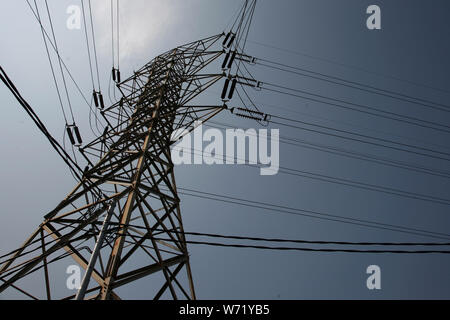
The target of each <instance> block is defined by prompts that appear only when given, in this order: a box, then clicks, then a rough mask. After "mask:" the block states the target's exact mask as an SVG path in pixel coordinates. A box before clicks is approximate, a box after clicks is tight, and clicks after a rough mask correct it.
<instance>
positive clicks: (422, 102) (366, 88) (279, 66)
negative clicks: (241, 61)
mask: <svg viewBox="0 0 450 320" xmlns="http://www.w3.org/2000/svg"><path fill="white" fill-rule="evenodd" d="M259 60H260V61H263V62H267V63H269V64H265V63H261V62H258V61H259ZM255 63H256V64H257V65H261V66H264V67H267V68H272V69H275V70H279V71H284V72H288V73H292V74H296V75H300V76H304V77H310V78H313V79H317V80H321V81H325V82H329V83H333V84H337V85H341V86H344V87H348V88H353V89H357V90H361V91H363V92H368V93H372V94H377V95H381V96H384V97H388V98H392V99H397V100H400V101H404V102H408V103H413V104H416V105H419V106H424V107H428V108H432V109H435V110H439V111H444V112H450V109H449V108H450V106H448V105H445V104H442V103H438V102H434V101H429V100H426V99H422V98H417V97H413V96H410V95H406V94H403V93H399V92H395V91H392V90H387V89H381V88H377V87H374V86H371V85H368V84H364V83H360V82H356V81H351V80H347V79H343V78H340V77H336V76H331V75H328V74H324V73H320V72H316V71H312V70H308V69H305V68H299V67H294V66H290V65H287V64H284V63H279V62H275V61H271V60H267V59H263V58H257V60H256V62H255ZM270 64H274V65H275V66H273V65H270ZM284 68H289V69H293V70H296V71H292V70H287V69H284ZM298 71H301V72H298ZM303 72H307V73H309V74H307V73H303ZM318 76H319V77H318ZM330 79H331V80H330ZM336 80H337V81H336Z"/></svg>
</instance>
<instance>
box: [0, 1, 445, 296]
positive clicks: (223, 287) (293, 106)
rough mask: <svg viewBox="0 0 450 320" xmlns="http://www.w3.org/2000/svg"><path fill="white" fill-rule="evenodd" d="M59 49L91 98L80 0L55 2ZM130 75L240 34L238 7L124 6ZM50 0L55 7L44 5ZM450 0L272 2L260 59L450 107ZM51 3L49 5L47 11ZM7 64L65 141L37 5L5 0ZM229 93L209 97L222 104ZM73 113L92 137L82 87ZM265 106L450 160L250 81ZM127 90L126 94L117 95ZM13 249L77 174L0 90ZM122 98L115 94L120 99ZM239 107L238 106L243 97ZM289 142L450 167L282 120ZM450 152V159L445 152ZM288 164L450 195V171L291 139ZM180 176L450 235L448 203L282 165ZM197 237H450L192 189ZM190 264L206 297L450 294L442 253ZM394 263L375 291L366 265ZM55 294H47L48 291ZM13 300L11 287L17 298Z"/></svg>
mask: <svg viewBox="0 0 450 320" xmlns="http://www.w3.org/2000/svg"><path fill="white" fill-rule="evenodd" d="M48 3H49V7H50V10H51V13H52V18H53V19H54V20H53V23H54V26H55V31H56V36H57V39H58V46H59V49H60V53H61V56H62V58H63V60H64V61H65V63H66V64H67V66H68V68H69V69H70V70H71V72H72V74H73V76H74V78H75V79H76V80H77V82H78V83H79V84H80V87H81V90H82V92H83V93H84V94H85V95H86V97H90V93H91V90H92V87H91V79H90V73H89V67H88V64H87V61H88V60H87V52H86V44H85V40H84V29H83V28H81V29H80V30H69V29H68V28H67V27H66V21H67V18H68V17H69V14H67V12H66V10H67V8H68V7H69V6H70V5H79V4H80V3H79V1H77V0H68V1H66V0H64V1H56V0H49V1H48ZM120 4H121V11H120V14H121V15H120V21H121V23H120V37H121V38H120V66H121V67H120V68H121V73H122V75H123V76H128V75H131V74H132V72H133V71H134V70H137V69H138V68H139V67H141V66H143V65H144V64H145V63H147V62H148V61H150V60H151V59H153V58H154V57H155V56H157V55H158V54H160V53H163V52H165V51H167V50H169V49H171V48H174V47H176V46H179V45H182V44H184V43H188V42H191V41H194V40H197V39H201V38H205V37H207V36H212V35H215V34H219V33H222V32H223V31H225V32H227V31H228V30H227V27H229V24H230V21H231V20H232V17H233V15H234V14H235V12H236V11H237V10H238V9H239V7H240V5H241V4H242V1H240V0H232V1H231V0H228V1H219V0H208V1H207V0H186V1H181V0H167V1H153V0H145V1H144V0H120ZM372 4H377V5H378V6H379V7H380V9H381V30H368V29H367V27H366V19H367V17H368V15H367V14H366V9H367V7H368V6H369V5H372ZM40 5H42V2H40ZM92 5H93V8H92V9H93V14H94V18H95V20H94V24H95V31H96V44H97V51H98V61H99V69H100V71H99V72H100V78H101V79H100V80H101V87H102V88H103V89H102V90H103V92H105V96H106V95H107V94H106V92H107V91H108V87H109V84H110V70H111V63H112V55H111V28H110V20H109V19H110V16H109V10H110V2H109V1H105V0H95V1H93V3H92ZM448 9H449V4H448V1H444V0H442V1H439V0H436V1H433V2H432V4H431V3H430V2H427V1H418V0H408V1H406V0H399V1H395V2H394V1H381V0H378V1H366V0H340V1H333V0H314V1H313V0H279V1H274V0H258V2H257V6H256V11H255V15H254V19H253V22H252V26H251V29H250V32H249V36H248V41H247V44H246V49H245V51H246V53H247V54H249V55H251V56H255V57H258V58H263V59H267V60H271V61H277V62H279V63H283V64H286V65H291V66H297V67H300V68H305V69H308V70H314V71H315V72H320V73H324V74H329V75H333V76H335V77H339V78H344V79H347V80H349V81H355V82H358V83H364V84H367V85H371V86H374V87H377V88H383V89H386V90H390V91H393V92H398V93H402V94H404V95H410V96H414V97H418V98H421V99H424V100H431V101H434V102H437V103H440V104H443V105H447V106H448V105H449V104H450V103H449V102H448V101H449V98H450V86H449V83H450V82H449V80H450V79H449V74H448V70H450V62H449V61H448V56H449V54H450V46H449V45H448V42H447V41H445V39H446V36H447V35H448V34H449V33H450V24H449V23H448V18H447V16H446V15H447V12H448ZM42 12H43V11H42ZM0 21H1V23H2V28H0V37H1V39H2V43H1V50H0V64H1V66H2V67H3V68H4V69H5V70H6V72H7V73H8V74H9V76H10V77H11V79H12V80H13V81H14V82H15V84H16V86H17V88H18V89H19V90H20V91H21V92H22V94H23V96H24V97H25V99H26V100H27V101H28V102H29V103H30V104H31V105H32V106H33V108H34V109H35V111H36V112H37V113H38V114H39V116H40V117H41V119H42V120H43V122H44V123H45V124H46V126H47V127H48V129H49V131H50V132H52V134H53V135H54V136H55V137H56V138H57V139H59V141H62V138H63V130H64V119H63V115H62V112H61V110H60V109H59V107H58V98H57V95H56V91H55V88H54V85H53V82H52V78H51V72H50V68H49V64H48V61H47V56H46V53H45V47H44V45H43V42H42V37H41V34H40V29H39V27H38V24H37V22H36V20H35V19H34V17H33V15H32V13H31V11H30V9H29V7H28V5H27V3H26V1H12V0H8V1H2V2H1V3H0ZM248 68H249V70H250V71H251V72H252V74H253V75H254V76H255V78H256V79H258V80H259V79H260V80H261V81H263V82H266V83H276V84H280V85H283V86H287V87H291V88H296V89H300V90H306V91H309V92H314V93H316V94H321V95H325V96H329V97H333V98H336V99H341V100H346V101H352V102H354V103H357V104H364V105H369V106H377V107H379V108H381V109H383V110H386V111H388V112H395V113H400V114H403V115H408V116H410V117H415V118H419V119H423V120H426V121H430V122H438V123H441V124H444V125H445V124H448V123H449V120H450V116H449V113H448V112H447V111H440V110H436V109H430V108H424V107H423V106H418V105H415V104H411V103H406V102H404V101H399V100H397V99H390V98H387V97H380V96H378V95H373V94H368V93H366V92H362V91H360V90H354V89H351V88H348V87H343V86H338V85H334V84H331V83H325V82H323V81H319V80H315V79H311V78H309V77H301V76H298V75H294V74H287V73H284V72H280V71H277V70H273V69H268V68H265V67H263V66H249V67H248ZM220 89H221V88H220V87H218V88H213V89H212V90H210V91H209V92H206V93H205V97H204V99H205V101H206V99H208V101H211V100H212V101H217V103H218V104H220V97H219V96H220V92H219V91H220ZM70 93H71V98H72V101H73V106H74V108H73V109H74V117H75V119H76V121H77V124H78V125H79V126H80V129H81V132H82V134H83V137H84V139H85V141H89V140H90V139H92V138H93V136H92V134H90V131H89V129H88V128H89V125H88V124H89V120H88V117H89V110H88V108H87V106H86V105H85V104H84V102H83V100H82V98H81V96H80V95H79V94H78V93H77V92H76V90H75V88H73V86H72V87H70ZM249 93H250V94H251V96H252V98H253V99H254V101H255V102H256V104H257V105H258V106H259V107H260V109H261V110H263V111H264V112H268V113H271V114H276V115H280V116H283V117H288V118H291V119H297V120H301V121H307V122H309V123H314V124H319V125H323V126H331V127H334V128H338V129H340V130H351V131H354V132H358V133H359V134H365V135H370V136H375V137H378V138H381V139H388V140H395V141H399V142H402V143H407V144H411V145H416V146H420V147H421V148H427V149H435V150H439V151H440V152H442V153H450V143H449V141H450V140H449V139H448V133H443V132H441V131H435V130H430V129H425V128H422V127H418V126H414V125H410V124H405V123H401V122H398V121H392V120H387V119H382V118H379V117H373V116H370V115H368V114H364V113H360V112H354V111H351V110H347V109H346V110H344V109H342V108H336V107H335V106H330V105H326V104H323V103H317V102H314V101H310V100H305V99H299V98H294V97H288V96H285V95H280V94H275V93H273V92H268V91H264V90H262V91H255V90H249ZM112 95H113V93H112ZM0 101H1V102H2V103H1V105H2V110H3V113H2V117H0V137H1V139H0V150H2V152H1V160H0V161H1V162H0V164H1V165H0V188H1V191H2V192H1V193H0V203H1V204H2V208H3V210H2V212H1V216H0V219H1V220H0V254H4V253H6V252H8V251H9V250H12V249H14V248H16V247H18V246H19V245H20V244H21V243H22V242H23V241H24V240H25V239H26V237H28V235H29V234H30V233H31V232H32V231H33V230H34V229H35V227H36V226H37V225H38V224H39V223H40V222H41V221H42V217H43V215H44V214H45V213H47V212H48V211H49V210H51V209H52V208H53V207H55V205H56V204H57V203H59V201H60V200H61V199H62V198H63V197H64V196H65V195H66V194H67V193H68V192H69V191H70V190H71V189H72V187H73V186H74V183H75V182H74V179H73V178H72V176H71V175H70V173H69V171H68V170H67V168H66V167H65V164H64V163H63V162H62V161H61V160H60V158H59V157H58V156H57V154H56V153H55V152H54V151H53V150H52V149H51V147H50V146H49V144H48V142H47V141H46V140H45V138H44V137H43V136H42V135H41V134H40V132H38V130H37V129H36V128H35V127H34V125H33V123H32V122H31V120H30V119H29V118H28V117H27V115H26V114H25V112H24V111H23V110H22V109H21V108H20V107H19V105H18V104H17V102H16V101H15V100H14V98H13V97H12V95H11V94H10V92H9V91H8V90H7V89H6V88H5V87H4V86H0ZM108 101H109V98H108ZM233 103H235V104H236V105H238V104H239V101H236V99H235V100H233ZM215 120H217V121H221V122H225V123H228V124H231V125H232V126H234V127H236V128H256V129H259V128H261V127H260V126H259V125H258V124H257V123H256V122H252V121H248V120H243V119H240V118H236V117H233V116H232V115H231V114H230V113H223V114H221V115H219V116H218V118H217V119H215ZM269 128H273V129H279V130H280V135H282V136H286V137H292V138H295V139H302V140H305V141H309V142H312V143H320V144H324V145H331V146H334V147H337V148H345V149H347V150H352V151H354V152H361V153H369V154H372V155H376V156H379V157H384V158H389V159H395V160H396V161H405V162H409V163H415V164H417V165H420V166H426V167H431V168H434V169H436V170H442V171H448V168H449V166H448V161H446V160H439V159H432V158H429V157H423V156H419V155H417V154H412V153H405V152H399V151H397V150H393V149H387V148H380V147H376V146H373V145H367V144H361V143H357V142H355V141H348V140H342V139H339V138H336V137H330V136H324V135H320V134H315V133H312V132H307V131H301V130H296V129H294V128H288V127H285V126H279V125H277V124H274V123H272V124H270V126H269ZM447 158H448V157H447ZM280 165H281V166H283V167H288V168H295V169H297V170H302V171H308V172H313V173H316V174H322V175H329V176H333V177H338V178H342V179H349V180H355V181H360V182H363V183H367V184H373V185H381V186H385V187H389V188H394V189H400V190H404V191H408V192H412V193H420V194H426V195H429V196H434V197H439V198H443V199H450V192H449V191H448V190H449V187H450V182H449V180H448V178H442V177H436V176H431V175H427V174H423V173H417V172H411V171H408V170H404V169H399V168H393V167H389V166H385V165H380V164H375V163H371V162H367V161H361V160H355V159H350V158H346V157H342V156H337V155H333V154H329V153H324V152H321V151H317V150H311V149H307V148H298V147H294V146H292V145H287V144H281V145H280ZM175 173H176V178H177V185H178V186H181V187H185V188H191V189H196V190H203V191H209V192H213V193H216V194H223V195H227V196H234V197H239V198H245V199H248V200H252V201H264V202H268V203H273V204H279V205H282V206H289V207H295V208H301V209H305V210H313V211H317V212H323V213H329V214H335V215H340V216H344V217H347V218H353V219H366V220H371V221H377V222H380V223H385V224H395V225H402V226H405V227H409V228H416V229H426V230H429V231H433V232H439V233H448V229H449V226H450V217H449V216H448V212H449V210H448V205H446V204H437V203H431V202H427V201H423V200H418V199H411V198H405V197H399V196H394V195H389V194H386V193H380V192H374V191H368V190H362V189H358V188H353V187H348V186H343V185H339V184H333V183H327V182H324V181H318V180H312V179H309V178H305V177H299V176H292V175H286V174H283V173H278V174H277V175H273V176H260V175H259V169H254V168H250V167H247V166H240V165H235V166H232V165H227V166H221V165H213V166H208V165H181V166H177V167H176V169H175ZM181 199H182V201H181V211H182V215H183V221H184V228H185V230H186V231H194V232H195V231H197V232H207V233H221V234H232V235H245V236H255V237H268V238H286V239H310V240H330V241H332V240H336V241H369V242H400V241H407V242H422V241H425V242H429V241H432V242H433V241H444V240H443V239H433V238H428V237H424V236H417V235H412V234H406V233H399V232H393V231H388V230H380V229H374V228H367V227H363V226H356V225H350V224H343V223H338V222H333V221H325V220H320V219H317V218H312V217H304V216H294V215H288V214H280V213H276V212H270V211H265V210H261V209H257V208H248V207H242V206H237V205H231V204H225V203H220V202H214V201H210V200H205V199H199V198H192V197H188V196H181ZM189 252H190V257H191V258H190V260H191V268H192V271H193V279H194V283H195V287H196V293H197V296H198V298H199V299H448V298H450V289H449V287H450V275H449V274H448V268H449V266H450V258H449V257H448V255H442V254H418V255H400V254H349V253H317V252H291V251H288V252H284V251H266V250H255V249H236V248H218V247H208V246H201V245H190V246H189ZM369 265H378V266H380V269H381V279H382V280H381V283H382V287H381V290H368V288H367V287H366V279H367V277H368V274H366V268H367V267H368V266H369ZM148 285H149V283H148V282H146V281H142V282H140V283H135V284H133V286H128V287H124V288H123V289H122V290H123V292H122V293H123V294H124V295H126V296H127V297H130V298H132V299H142V298H143V297H144V296H145V294H144V293H145V291H146V289H147V286H148ZM40 289H42V290H43V287H42V288H40V287H39V288H38V287H37V288H36V291H39V290H40ZM16 297H18V296H16V295H15V293H11V295H5V296H1V295H0V299H2V298H16Z"/></svg>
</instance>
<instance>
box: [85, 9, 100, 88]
mask: <svg viewBox="0 0 450 320" xmlns="http://www.w3.org/2000/svg"><path fill="white" fill-rule="evenodd" d="M88 5H89V16H90V19H91V33H92V43H93V46H94V57H95V67H96V69H97V81H98V90H99V91H101V88H100V74H99V71H98V59H97V48H96V45H95V33H94V21H93V18H92V8H91V0H88Z"/></svg>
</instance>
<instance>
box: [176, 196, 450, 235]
mask: <svg viewBox="0 0 450 320" xmlns="http://www.w3.org/2000/svg"><path fill="white" fill-rule="evenodd" d="M177 189H178V190H179V193H180V194H183V195H187V196H190V197H196V198H200V199H206V200H213V201H217V202H222V203H227V204H235V205H240V206H244V207H250V208H256V209H263V210H266V211H270V212H272V213H282V214H290V215H294V216H304V217H308V218H314V219H319V220H326V221H333V222H339V223H345V224H350V225H357V226H362V227H368V228H375V229H381V230H388V231H394V232H401V233H406V234H413V235H419V236H424V237H431V238H438V239H447V240H448V239H450V234H446V233H440V232H434V231H429V230H424V229H417V228H410V227H405V226H399V225H394V224H388V223H381V222H377V221H371V220H365V219H357V218H349V217H345V216H341V215H336V214H330V213H325V212H319V211H313V210H307V209H301V208H294V207H289V206H284V205H278V204H272V203H268V202H262V201H253V200H250V199H242V198H238V197H234V196H228V195H223V194H220V195H219V194H216V193H212V192H206V191H200V190H194V189H190V188H183V187H178V188H177Z"/></svg>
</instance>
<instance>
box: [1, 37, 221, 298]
mask: <svg viewBox="0 0 450 320" xmlns="http://www.w3.org/2000/svg"><path fill="white" fill-rule="evenodd" d="M222 36H223V35H216V36H213V37H209V38H205V39H203V40H199V41H195V42H192V43H189V44H186V45H183V46H180V47H177V48H175V49H173V50H170V51H168V52H166V53H164V54H162V55H160V56H158V57H156V58H155V59H153V60H152V61H151V62H149V63H148V64H146V65H145V66H144V67H142V68H141V69H140V70H138V71H136V72H135V73H134V75H133V76H131V77H130V78H128V79H126V80H124V81H122V82H121V83H119V84H118V85H117V87H118V88H119V90H120V91H121V93H122V98H121V99H120V101H118V102H117V103H115V104H113V105H112V106H110V107H108V108H105V109H103V110H101V114H102V115H103V117H104V119H105V120H106V122H107V124H108V125H107V126H106V127H105V129H104V132H103V134H102V135H101V136H99V137H98V138H96V139H95V140H93V141H92V142H90V143H88V144H87V145H85V146H83V147H80V152H81V153H82V154H83V156H84V157H85V159H86V161H87V162H88V164H89V165H88V166H87V167H86V169H85V170H84V172H83V177H82V179H81V181H79V183H78V184H77V185H76V186H75V188H74V189H73V190H72V191H71V192H70V193H69V194H68V195H67V196H66V198H65V199H64V200H63V201H62V202H61V203H60V204H58V206H57V207H56V208H55V209H54V210H52V211H51V212H49V213H48V214H47V215H45V217H44V221H43V222H42V223H41V224H40V226H39V227H38V228H37V230H36V231H35V232H34V233H33V234H32V235H31V236H30V237H29V238H28V240H26V241H25V243H24V244H23V245H22V246H21V247H20V248H19V249H17V250H15V251H14V252H12V253H11V254H10V256H8V257H7V261H6V262H5V263H4V264H3V265H2V266H1V267H0V280H1V281H2V282H0V293H1V292H3V291H5V290H7V289H8V290H14V289H15V290H19V291H20V292H22V293H24V294H26V295H27V296H29V297H31V298H36V296H35V294H33V293H32V292H34V291H38V293H43V292H44V290H36V287H37V288H38V289H39V288H41V287H40V285H36V281H42V279H43V280H44V281H43V283H44V284H45V288H46V289H45V294H46V295H45V298H47V299H52V298H54V297H55V291H56V293H57V292H58V291H61V290H59V289H58V287H57V286H58V285H59V286H64V287H65V285H66V284H65V283H66V278H67V275H65V274H64V275H61V274H59V275H55V274H57V273H58V272H56V271H55V270H56V269H55V270H54V269H52V268H53V266H54V265H58V264H59V265H60V267H61V266H62V268H64V266H67V259H65V258H69V257H72V258H73V259H74V260H75V262H76V263H77V264H78V265H79V266H81V267H82V268H84V269H87V270H89V271H90V273H87V278H88V280H87V281H89V279H92V280H93V281H91V283H90V284H89V286H87V287H86V290H84V291H83V292H82V293H80V292H79V294H78V295H77V298H79V297H80V296H81V298H85V299H87V298H91V299H120V296H121V295H120V294H119V293H118V292H119V291H121V290H122V289H123V287H124V286H125V285H127V284H129V283H131V282H133V281H137V280H139V279H142V278H144V277H147V276H149V275H152V276H154V277H153V280H152V282H151V284H150V285H149V286H148V288H147V290H146V291H147V292H149V293H151V296H149V297H147V298H156V299H158V298H160V297H164V296H163V295H164V294H169V297H172V298H174V299H177V298H179V297H180V298H187V299H195V291H194V286H193V280H192V274H191V270H190V265H189V254H188V250H187V247H186V242H185V237H184V231H183V222H182V218H181V214H180V199H179V197H178V195H177V187H176V183H175V177H174V165H173V163H172V160H171V155H170V154H171V153H170V146H171V145H172V144H173V143H174V142H175V141H176V140H177V137H176V136H174V134H175V133H176V132H178V130H177V129H181V128H184V129H187V131H190V130H193V129H194V126H195V123H196V121H198V120H200V121H203V122H205V121H207V120H208V119H210V118H211V117H213V116H215V115H216V114H218V113H219V112H220V111H222V110H223V109H225V108H226V106H225V105H222V106H208V105H205V106H198V105H189V103H190V102H191V101H192V100H193V99H194V98H195V97H196V96H197V95H199V94H200V93H201V92H202V91H204V90H205V89H207V88H208V87H210V86H211V85H213V84H214V83H216V82H217V81H218V80H220V79H221V78H222V77H223V76H224V75H223V73H222V72H220V73H208V72H207V69H208V68H207V66H209V65H210V64H211V63H212V62H213V61H215V60H216V59H217V58H218V57H219V56H221V55H222V53H223V48H222V47H221V45H220V44H218V40H219V39H220V38H221V37H222ZM184 132H186V131H184ZM94 246H96V247H98V249H99V250H98V252H97V250H93V251H91V250H92V249H91V248H93V247H94ZM62 261H65V262H62ZM64 263H65V264H64ZM182 269H185V270H186V276H184V277H182V276H180V271H181V270H182ZM58 270H60V269H58ZM38 274H39V275H40V276H38ZM26 278H31V279H30V281H28V282H27V281H26ZM52 278H55V279H52ZM182 278H183V279H182ZM54 281H56V282H59V283H58V284H56V283H55V282H54ZM183 281H184V282H183ZM83 282H84V281H83ZM30 283H31V284H32V285H33V286H34V289H31V290H25V289H23V288H22V285H27V284H28V285H29V284H30ZM84 284H86V283H85V282H84ZM54 289H55V291H54ZM123 292H126V290H123ZM86 293H89V294H90V296H85V294H86ZM74 297H75V295H72V296H66V297H65V298H74Z"/></svg>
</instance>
